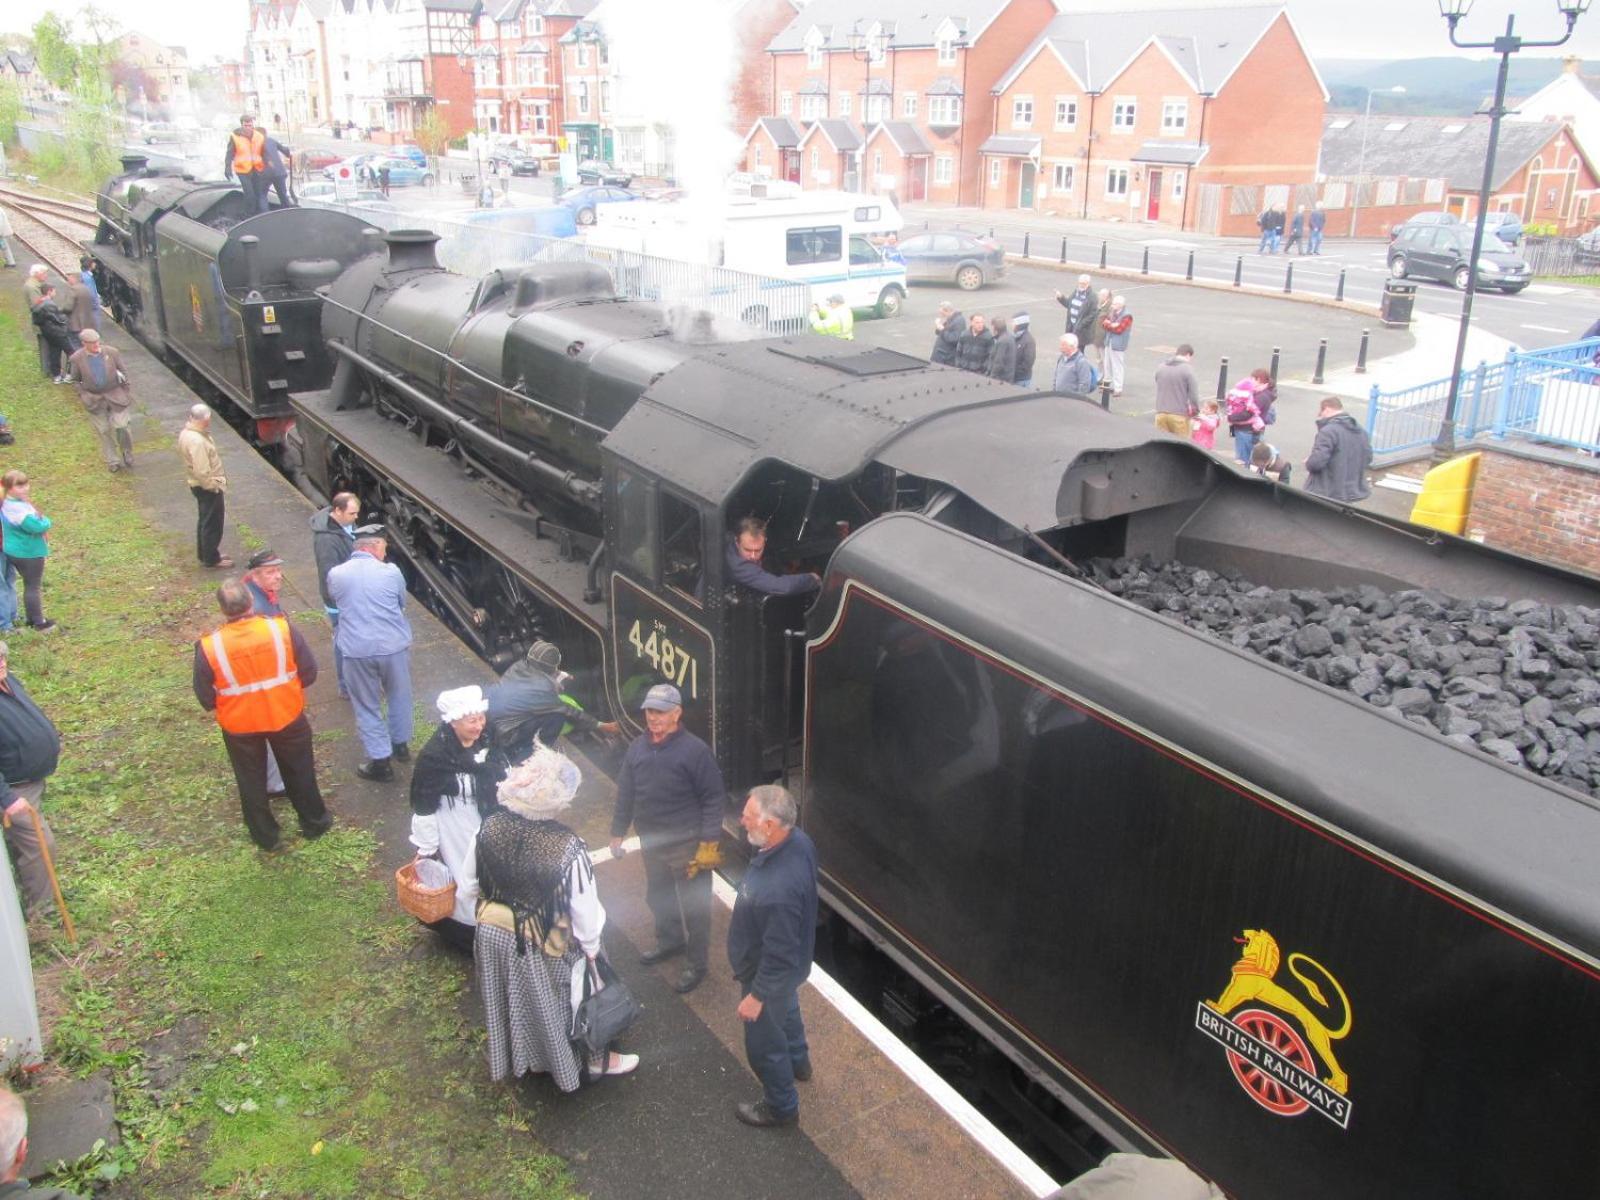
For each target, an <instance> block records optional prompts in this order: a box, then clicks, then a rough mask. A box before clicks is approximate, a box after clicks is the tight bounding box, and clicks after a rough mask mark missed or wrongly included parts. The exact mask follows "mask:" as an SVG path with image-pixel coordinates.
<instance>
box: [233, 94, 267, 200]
mask: <svg viewBox="0 0 1600 1200" xmlns="http://www.w3.org/2000/svg"><path fill="white" fill-rule="evenodd" d="M266 152H267V135H266V134H264V133H262V132H261V130H259V129H257V128H256V119H255V118H254V117H252V116H251V115H250V114H249V113H245V114H244V115H243V116H242V117H240V118H239V128H237V129H235V130H234V131H233V132H232V133H230V134H229V135H228V145H227V148H226V149H225V150H224V151H223V159H222V177H223V178H224V179H232V178H233V177H234V176H235V175H237V176H238V177H239V186H240V187H242V188H243V189H244V199H245V207H246V209H247V211H248V212H249V213H250V214H251V215H252V216H254V215H255V214H256V213H263V212H266V211H267V187H268V185H267V176H266V170H267V160H266Z"/></svg>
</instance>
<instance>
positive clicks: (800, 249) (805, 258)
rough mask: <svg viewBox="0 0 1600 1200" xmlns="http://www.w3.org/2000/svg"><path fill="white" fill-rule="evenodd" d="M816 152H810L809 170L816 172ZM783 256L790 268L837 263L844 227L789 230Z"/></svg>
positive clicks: (842, 253) (841, 252)
mask: <svg viewBox="0 0 1600 1200" xmlns="http://www.w3.org/2000/svg"><path fill="white" fill-rule="evenodd" d="M816 155H817V152H816V150H815V149H813V150H812V151H811V169H812V170H816V167H817V157H816ZM786 240H787V247H786V249H787V253H786V255H785V257H786V259H787V260H788V263H789V265H790V266H791V267H799V266H804V265H806V264H807V263H831V262H838V261H839V260H840V259H841V258H843V257H844V227H843V226H841V225H816V226H812V227H809V228H806V229H791V230H789V232H788V235H787V239H786Z"/></svg>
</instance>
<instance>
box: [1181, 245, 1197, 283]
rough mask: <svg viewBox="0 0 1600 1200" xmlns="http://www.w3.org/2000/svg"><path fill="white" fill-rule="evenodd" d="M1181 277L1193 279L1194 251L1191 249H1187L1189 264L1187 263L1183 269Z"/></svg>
mask: <svg viewBox="0 0 1600 1200" xmlns="http://www.w3.org/2000/svg"><path fill="white" fill-rule="evenodd" d="M1183 277H1184V278H1185V279H1188V280H1193V279H1194V251H1193V250H1191V251H1189V265H1188V267H1187V268H1185V269H1184V272H1183Z"/></svg>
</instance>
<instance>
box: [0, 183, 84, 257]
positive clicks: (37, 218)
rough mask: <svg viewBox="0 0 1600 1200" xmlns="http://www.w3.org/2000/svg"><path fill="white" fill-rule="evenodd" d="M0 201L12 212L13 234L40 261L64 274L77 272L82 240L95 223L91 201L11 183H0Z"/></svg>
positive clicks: (81, 251)
mask: <svg viewBox="0 0 1600 1200" xmlns="http://www.w3.org/2000/svg"><path fill="white" fill-rule="evenodd" d="M0 203H3V204H4V205H5V206H6V209H7V210H8V211H9V212H10V213H11V214H12V223H13V224H14V225H15V226H16V231H17V236H18V237H19V238H21V239H22V241H24V242H26V243H27V244H28V245H29V246H31V247H32V248H33V250H34V253H35V254H36V255H37V256H38V258H39V259H40V261H42V262H44V263H45V264H46V265H47V266H49V267H50V268H52V269H53V270H55V271H56V272H57V273H59V274H60V275H61V276H62V277H64V278H67V277H71V276H75V275H77V273H78V257H79V255H81V254H82V253H83V246H82V243H83V242H84V241H87V240H88V239H90V238H92V237H93V236H94V232H95V229H96V228H97V227H98V225H99V220H100V219H99V217H98V215H97V214H96V213H95V210H94V206H93V205H92V204H83V203H79V202H77V201H73V200H58V199H55V198H53V197H49V196H41V195H39V194H38V193H36V192H29V191H24V190H22V189H20V188H18V187H16V186H15V185H13V184H0Z"/></svg>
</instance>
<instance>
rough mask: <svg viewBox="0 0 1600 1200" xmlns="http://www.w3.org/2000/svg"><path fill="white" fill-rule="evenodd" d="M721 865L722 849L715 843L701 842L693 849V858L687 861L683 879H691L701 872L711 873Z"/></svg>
mask: <svg viewBox="0 0 1600 1200" xmlns="http://www.w3.org/2000/svg"><path fill="white" fill-rule="evenodd" d="M721 865H722V848H721V847H720V846H718V845H717V843H716V842H701V843H700V845H698V846H697V847H695V852H694V857H693V858H691V859H690V860H689V869H688V871H686V872H685V878H687V879H693V878H694V877H695V876H696V875H698V874H700V872H701V871H712V870H715V869H716V868H717V867H720V866H721Z"/></svg>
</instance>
